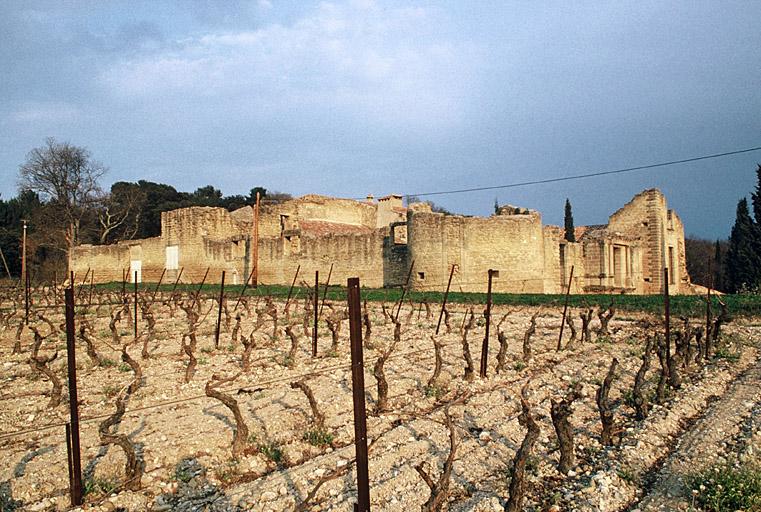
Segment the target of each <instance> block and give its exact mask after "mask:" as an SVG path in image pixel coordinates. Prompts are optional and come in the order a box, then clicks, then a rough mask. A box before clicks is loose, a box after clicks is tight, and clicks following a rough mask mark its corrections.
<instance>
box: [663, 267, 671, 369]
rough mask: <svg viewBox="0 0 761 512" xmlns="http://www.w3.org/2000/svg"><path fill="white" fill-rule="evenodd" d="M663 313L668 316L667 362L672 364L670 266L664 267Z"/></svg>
mask: <svg viewBox="0 0 761 512" xmlns="http://www.w3.org/2000/svg"><path fill="white" fill-rule="evenodd" d="M663 314H664V316H665V317H666V325H665V327H666V329H665V330H666V364H671V301H670V299H669V268H668V267H664V268H663Z"/></svg>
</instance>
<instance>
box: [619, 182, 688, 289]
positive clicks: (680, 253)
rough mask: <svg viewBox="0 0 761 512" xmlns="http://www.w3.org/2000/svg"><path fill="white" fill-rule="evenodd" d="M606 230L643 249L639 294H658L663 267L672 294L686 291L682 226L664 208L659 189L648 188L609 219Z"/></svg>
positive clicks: (664, 200) (663, 199)
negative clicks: (636, 242) (636, 241)
mask: <svg viewBox="0 0 761 512" xmlns="http://www.w3.org/2000/svg"><path fill="white" fill-rule="evenodd" d="M608 229H609V230H610V231H617V232H621V233H624V234H626V235H628V236H630V237H632V238H638V239H640V240H641V245H642V247H643V249H644V254H643V255H642V293H662V291H663V267H672V268H670V269H669V272H672V273H673V277H672V279H671V282H672V284H671V291H672V292H673V293H688V292H689V291H690V290H689V277H688V275H687V262H686V259H685V255H684V226H683V225H682V221H681V219H679V216H677V214H676V213H675V212H673V211H672V210H669V209H668V208H667V207H666V198H665V196H664V195H663V194H662V193H661V192H660V191H659V190H657V189H649V190H645V191H643V192H641V193H639V194H637V195H636V196H634V198H633V199H632V200H631V201H629V202H628V203H627V204H626V205H625V206H624V207H623V208H621V209H620V210H618V211H617V212H615V213H614V214H613V215H611V216H610V219H609V222H608ZM670 254H673V258H671V257H670ZM670 259H673V262H670V261H669V260H670Z"/></svg>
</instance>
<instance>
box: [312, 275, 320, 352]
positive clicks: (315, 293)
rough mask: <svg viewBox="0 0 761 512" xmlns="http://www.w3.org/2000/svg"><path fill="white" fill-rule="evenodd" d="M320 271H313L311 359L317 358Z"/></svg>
mask: <svg viewBox="0 0 761 512" xmlns="http://www.w3.org/2000/svg"><path fill="white" fill-rule="evenodd" d="M319 291H320V271H319V270H315V271H314V290H313V292H312V295H313V297H312V299H313V300H314V304H313V306H314V327H313V328H312V357H317V322H318V321H319V318H318V316H319V313H318V311H317V301H318V300H319V298H320V294H319Z"/></svg>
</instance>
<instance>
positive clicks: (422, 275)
mask: <svg viewBox="0 0 761 512" xmlns="http://www.w3.org/2000/svg"><path fill="white" fill-rule="evenodd" d="M417 278H418V279H419V280H421V281H422V280H423V279H425V272H418V273H417Z"/></svg>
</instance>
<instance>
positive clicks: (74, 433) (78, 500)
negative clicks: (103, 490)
mask: <svg viewBox="0 0 761 512" xmlns="http://www.w3.org/2000/svg"><path fill="white" fill-rule="evenodd" d="M72 285H73V281H72ZM65 299H66V355H67V370H68V372H67V373H68V377H69V416H70V422H71V436H70V437H71V473H72V477H73V478H72V486H71V504H72V505H74V506H79V505H81V504H82V462H81V459H80V449H79V402H78V399H77V357H76V353H75V344H74V340H75V338H74V334H75V330H74V289H73V288H67V289H66V292H65Z"/></svg>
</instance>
